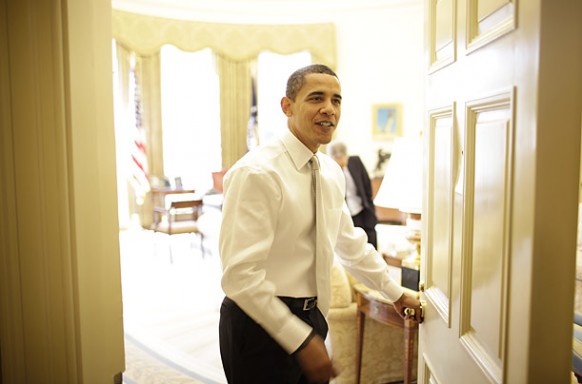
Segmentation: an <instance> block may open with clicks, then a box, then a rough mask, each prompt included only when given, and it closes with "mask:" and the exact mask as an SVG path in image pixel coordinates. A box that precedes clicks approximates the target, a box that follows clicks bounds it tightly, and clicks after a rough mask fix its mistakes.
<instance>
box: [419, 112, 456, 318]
mask: <svg viewBox="0 0 582 384" xmlns="http://www.w3.org/2000/svg"><path fill="white" fill-rule="evenodd" d="M428 117H429V124H428V126H429V143H428V154H429V155H428V159H427V162H428V168H429V169H431V170H432V172H429V175H432V177H429V179H428V184H429V187H428V188H427V190H428V191H433V193H434V192H435V178H434V174H435V172H436V168H437V153H438V151H441V150H443V148H445V151H446V150H448V153H444V154H443V155H444V156H445V157H446V158H448V162H449V163H448V165H449V169H447V170H446V171H445V172H446V173H448V174H447V175H442V174H441V175H440V176H444V177H445V179H447V178H448V185H447V186H446V189H445V190H444V194H445V195H444V196H441V198H440V199H439V201H440V203H439V204H437V201H436V200H437V196H435V195H430V194H429V196H428V197H427V202H426V207H427V212H428V220H427V225H428V228H427V230H426V231H425V233H426V239H424V240H423V242H422V244H425V251H426V253H425V255H426V257H425V258H424V259H425V265H424V267H423V269H424V270H425V271H426V272H425V273H426V275H425V276H426V283H427V286H426V288H427V290H426V297H427V298H428V300H430V301H431V303H432V304H433V305H434V307H435V309H436V311H437V313H438V314H439V315H440V317H441V318H442V319H443V321H444V322H445V324H447V327H449V328H450V326H451V307H450V303H451V292H452V285H453V283H452V277H453V232H454V231H453V200H454V181H455V177H454V173H455V169H456V168H457V167H456V166H455V164H456V156H455V149H456V145H455V135H454V132H455V103H453V104H452V105H450V106H447V107H443V108H438V109H433V110H431V111H429V113H428ZM445 129H446V130H448V132H445V133H444V135H445V136H444V137H442V138H443V139H445V140H446V141H447V142H446V143H443V142H440V141H439V142H438V143H437V140H436V137H437V131H440V130H445ZM447 144H448V148H447ZM441 165H443V164H441ZM443 201H445V202H446V204H447V208H446V212H444V216H442V215H439V216H440V217H436V216H435V210H436V209H438V208H437V205H438V206H442V202H443ZM435 219H442V220H445V221H446V225H445V226H442V225H440V224H442V222H439V225H438V228H444V230H445V232H446V233H448V238H447V240H446V250H445V251H444V252H440V251H442V250H439V254H438V255H436V252H435V249H434V245H435V244H434V241H433V240H432V238H433V233H434V231H435V228H436V227H437V226H436V225H435ZM437 257H438V258H444V259H445V262H444V263H443V264H444V265H446V274H447V275H446V282H445V286H444V287H443V286H440V287H439V286H438V285H437V284H436V283H435V282H434V281H433V280H432V272H433V264H434V261H435V259H436V258H437ZM441 261H442V260H441ZM441 272H445V271H441Z"/></svg>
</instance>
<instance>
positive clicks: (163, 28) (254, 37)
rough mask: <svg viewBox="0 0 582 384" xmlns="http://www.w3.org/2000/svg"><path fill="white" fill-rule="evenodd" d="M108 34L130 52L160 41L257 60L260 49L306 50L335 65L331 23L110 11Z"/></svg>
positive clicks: (145, 51)
mask: <svg viewBox="0 0 582 384" xmlns="http://www.w3.org/2000/svg"><path fill="white" fill-rule="evenodd" d="M111 23H112V31H113V37H114V38H115V39H116V40H118V41H121V42H123V43H124V44H125V45H126V46H128V47H130V48H131V49H132V50H133V51H135V52H138V53H139V54H141V55H148V54H152V53H154V52H157V51H159V49H160V47H161V46H162V45H164V44H173V45H175V46H176V47H178V48H180V49H181V50H183V51H191V52H195V51H199V50H201V49H204V48H211V49H212V50H213V51H214V52H215V53H217V54H219V55H221V56H223V57H225V58H229V59H231V60H235V61H241V60H249V59H252V58H256V57H257V56H258V55H259V53H261V52H262V51H272V52H276V53H280V54H290V53H295V52H301V51H306V50H307V51H309V52H310V53H311V55H312V57H313V58H314V62H316V63H321V64H325V65H328V66H329V67H331V68H333V69H335V68H336V36H335V25H334V24H333V23H321V24H294V25H249V24H221V23H202V22H195V21H188V20H174V19H164V18H161V17H154V16H146V15H138V14H134V13H129V12H123V11H119V10H113V11H112V15H111Z"/></svg>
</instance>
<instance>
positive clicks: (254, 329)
mask: <svg viewBox="0 0 582 384" xmlns="http://www.w3.org/2000/svg"><path fill="white" fill-rule="evenodd" d="M289 308H290V309H291V312H293V313H294V314H295V315H296V316H298V317H299V318H300V319H301V320H303V321H304V322H306V323H307V324H309V325H310V326H311V327H313V329H314V330H315V332H316V333H317V334H318V335H320V336H321V337H322V338H323V339H324V340H325V337H326V336H327V331H328V326H327V321H326V320H325V317H324V316H323V315H322V314H321V312H320V311H319V309H317V307H314V308H313V309H311V310H308V311H303V310H302V309H299V308H294V307H292V306H290V307H289ZM219 339H220V356H221V358H222V365H223V368H224V372H225V374H226V379H227V380H228V382H229V384H307V383H308V381H307V379H306V378H305V375H304V374H303V372H302V370H301V367H300V366H299V363H298V362H297V360H296V359H295V357H294V356H292V355H289V354H288V353H287V351H285V350H284V349H283V348H281V346H280V345H279V344H277V342H276V341H275V340H274V339H273V338H272V337H271V336H270V335H269V334H268V333H267V332H266V331H265V330H264V329H263V328H262V327H261V326H260V325H259V324H257V323H256V322H255V321H254V320H253V319H251V318H250V317H249V316H248V315H247V314H246V313H245V312H244V311H243V310H242V309H240V307H239V306H238V305H236V303H235V302H234V301H232V300H231V299H229V298H228V297H225V298H224V301H223V302H222V306H221V308H220V324H219Z"/></svg>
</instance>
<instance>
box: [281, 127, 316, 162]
mask: <svg viewBox="0 0 582 384" xmlns="http://www.w3.org/2000/svg"><path fill="white" fill-rule="evenodd" d="M281 141H283V145H284V146H285V148H286V149H287V151H288V152H289V155H290V156H291V160H292V161H293V164H295V167H296V168H297V169H298V170H299V169H301V168H303V167H304V166H305V164H307V163H308V162H309V160H311V158H312V157H313V152H311V150H310V149H309V148H307V147H306V146H305V144H303V143H302V142H301V141H299V139H298V138H297V137H295V135H294V134H293V133H291V131H286V132H285V133H284V134H283V136H282V137H281Z"/></svg>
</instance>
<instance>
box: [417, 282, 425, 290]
mask: <svg viewBox="0 0 582 384" xmlns="http://www.w3.org/2000/svg"><path fill="white" fill-rule="evenodd" d="M424 288H425V286H424V281H419V282H418V290H419V291H420V292H424Z"/></svg>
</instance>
